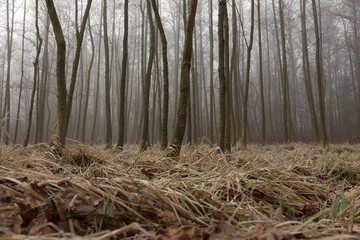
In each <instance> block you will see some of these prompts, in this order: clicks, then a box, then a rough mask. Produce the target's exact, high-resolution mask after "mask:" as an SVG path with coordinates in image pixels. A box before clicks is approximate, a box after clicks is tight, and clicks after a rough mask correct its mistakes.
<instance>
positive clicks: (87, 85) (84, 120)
mask: <svg viewBox="0 0 360 240" xmlns="http://www.w3.org/2000/svg"><path fill="white" fill-rule="evenodd" d="M88 25H89V35H90V42H91V59H90V64H89V69H88V74H87V81H86V87H85V89H86V96H85V106H84V110H83V111H84V112H83V118H82V130H81V140H82V141H83V142H85V128H86V120H87V109H88V105H89V94H90V80H91V70H92V66H93V64H94V59H95V44H94V37H93V34H92V31H91V24H90V18H88Z"/></svg>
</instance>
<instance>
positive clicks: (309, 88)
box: [300, 0, 319, 142]
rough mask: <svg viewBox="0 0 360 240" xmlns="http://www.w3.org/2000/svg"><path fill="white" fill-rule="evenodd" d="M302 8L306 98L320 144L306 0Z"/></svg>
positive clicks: (303, 1) (315, 136) (302, 3)
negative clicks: (311, 68)
mask: <svg viewBox="0 0 360 240" xmlns="http://www.w3.org/2000/svg"><path fill="white" fill-rule="evenodd" d="M300 7H301V33H302V41H301V43H302V52H303V72H304V80H305V88H306V96H307V100H308V105H309V110H310V111H309V112H310V119H311V126H312V130H313V133H314V140H315V142H319V129H318V124H317V120H316V112H315V103H314V95H313V91H312V86H311V74H310V63H309V53H308V40H307V33H306V31H307V30H306V0H301V1H300Z"/></svg>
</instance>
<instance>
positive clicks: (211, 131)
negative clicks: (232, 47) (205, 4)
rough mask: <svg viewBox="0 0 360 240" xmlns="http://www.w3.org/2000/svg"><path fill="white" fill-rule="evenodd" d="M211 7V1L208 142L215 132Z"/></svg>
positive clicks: (210, 3)
mask: <svg viewBox="0 0 360 240" xmlns="http://www.w3.org/2000/svg"><path fill="white" fill-rule="evenodd" d="M212 11H213V7H212V0H209V35H210V38H209V40H210V140H211V142H214V140H215V131H214V126H215V125H216V124H214V122H215V118H216V116H215V96H214V36H213V32H214V29H213V13H212Z"/></svg>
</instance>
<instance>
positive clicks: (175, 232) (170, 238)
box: [156, 226, 202, 240]
mask: <svg viewBox="0 0 360 240" xmlns="http://www.w3.org/2000/svg"><path fill="white" fill-rule="evenodd" d="M156 235H157V236H158V239H159V240H201V239H202V238H201V236H200V235H198V234H196V233H195V228H194V227H190V226H181V227H169V228H167V229H166V230H158V231H157V232H156Z"/></svg>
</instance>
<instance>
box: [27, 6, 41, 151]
mask: <svg viewBox="0 0 360 240" xmlns="http://www.w3.org/2000/svg"><path fill="white" fill-rule="evenodd" d="M35 27H36V57H35V62H34V82H33V89H32V92H31V100H30V111H29V118H28V127H27V131H26V137H25V141H24V147H26V146H27V145H28V143H29V138H30V129H31V122H32V113H33V108H34V100H35V92H36V85H37V79H38V75H39V68H38V67H39V56H40V52H41V46H42V41H43V40H42V38H41V37H40V30H39V0H35Z"/></svg>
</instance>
